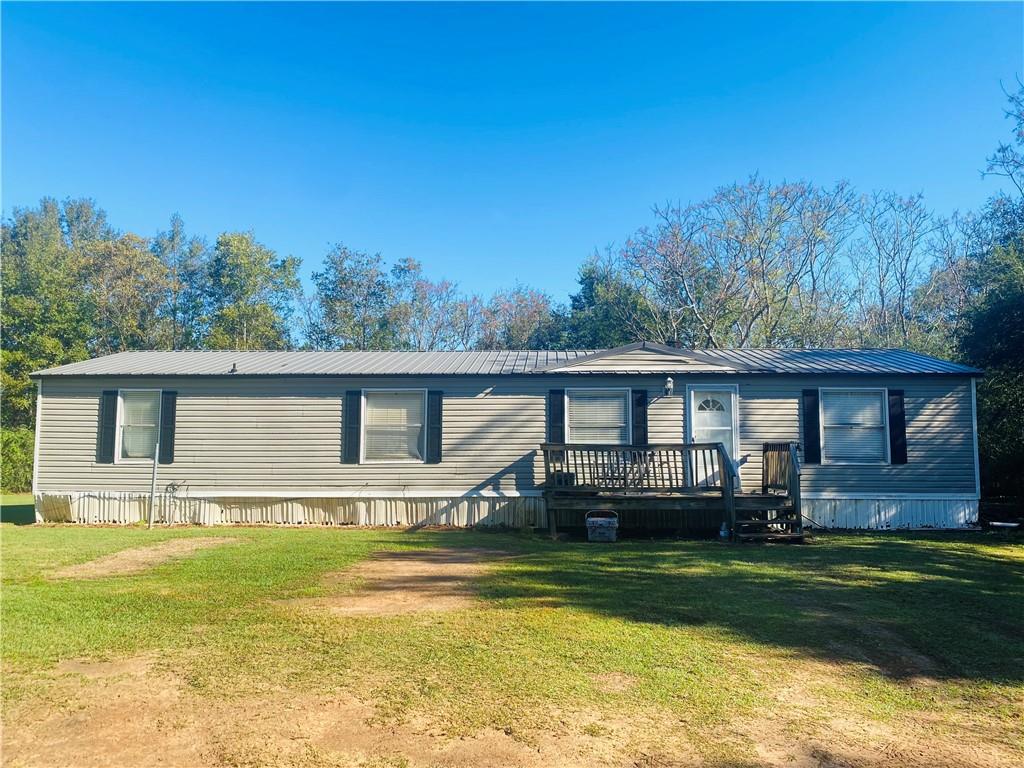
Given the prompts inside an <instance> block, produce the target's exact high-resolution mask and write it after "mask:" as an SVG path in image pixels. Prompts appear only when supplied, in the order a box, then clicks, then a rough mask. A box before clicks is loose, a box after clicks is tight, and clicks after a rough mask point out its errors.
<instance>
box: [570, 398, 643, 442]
mask: <svg viewBox="0 0 1024 768" xmlns="http://www.w3.org/2000/svg"><path fill="white" fill-rule="evenodd" d="M566 400H567V401H568V408H567V409H566V412H567V414H568V423H567V425H566V431H567V436H568V442H570V443H610V444H613V445H628V444H629V429H630V426H629V390H628V389H570V390H567V391H566Z"/></svg>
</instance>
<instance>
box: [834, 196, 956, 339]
mask: <svg viewBox="0 0 1024 768" xmlns="http://www.w3.org/2000/svg"><path fill="white" fill-rule="evenodd" d="M860 224H861V227H862V231H863V234H862V237H861V239H860V240H859V241H858V243H857V246H856V248H855V250H854V252H853V254H852V260H853V267H854V270H855V272H856V275H857V284H858V290H857V303H858V305H859V309H860V317H859V321H860V323H861V339H862V341H863V343H865V344H868V345H881V346H901V347H906V346H909V345H910V342H911V336H912V325H913V322H914V319H913V313H912V306H911V303H912V298H913V294H914V291H915V290H916V288H917V286H918V285H919V284H920V283H921V281H922V279H923V277H924V275H925V266H926V260H927V257H928V255H929V253H928V251H929V241H930V237H931V235H932V234H933V232H934V231H935V229H936V224H935V222H934V220H933V218H932V216H931V214H930V213H929V211H928V210H927V208H926V207H925V205H924V200H923V198H922V196H921V195H915V196H913V197H900V196H899V195H897V194H896V193H893V192H876V193H874V194H873V195H871V196H870V197H867V198H865V199H864V200H863V202H862V205H861V211H860Z"/></svg>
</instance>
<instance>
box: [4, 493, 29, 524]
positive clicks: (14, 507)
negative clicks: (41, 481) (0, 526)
mask: <svg viewBox="0 0 1024 768" xmlns="http://www.w3.org/2000/svg"><path fill="white" fill-rule="evenodd" d="M35 521H36V508H35V505H34V504H33V502H32V501H31V499H30V500H29V501H28V502H26V503H15V504H9V503H4V504H0V523H13V524H14V525H32V523H34V522H35Z"/></svg>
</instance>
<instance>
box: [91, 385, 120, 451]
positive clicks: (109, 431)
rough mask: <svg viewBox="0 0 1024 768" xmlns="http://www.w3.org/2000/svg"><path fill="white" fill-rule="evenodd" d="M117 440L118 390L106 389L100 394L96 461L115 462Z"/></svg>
mask: <svg viewBox="0 0 1024 768" xmlns="http://www.w3.org/2000/svg"><path fill="white" fill-rule="evenodd" d="M116 440H117V390H116V389H110V390H104V391H103V394H102V395H100V422H99V428H98V429H97V431H96V461H97V462H98V463H99V464H113V463H114V443H115V442H116Z"/></svg>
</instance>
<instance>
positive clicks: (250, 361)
mask: <svg viewBox="0 0 1024 768" xmlns="http://www.w3.org/2000/svg"><path fill="white" fill-rule="evenodd" d="M639 348H644V349H652V350H657V351H666V350H668V352H667V354H669V355H671V354H672V353H673V352H674V351H675V350H673V348H667V347H663V346H662V345H656V344H631V345H628V346H626V347H618V348H616V349H609V350H564V351H546V350H504V351H486V352H280V351H261V352H253V351H248V352H231V351H178V352H156V351H152V352H150V351H144V352H120V353H118V354H114V355H107V356H104V357H97V358H94V359H92V360H85V361H83V362H80V363H70V364H68V365H62V366H58V367H56V368H48V369H46V370H43V371H36V372H35V373H33V374H32V376H220V375H228V374H231V373H232V368H234V369H235V371H234V373H235V374H237V375H259V376H273V375H276V376H371V375H389V374H390V375H408V374H421V375H438V374H441V375H453V374H456V375H486V376H494V375H501V374H543V373H545V372H546V371H549V370H550V369H551V368H552V367H557V368H560V372H562V373H573V371H572V368H571V366H572V364H573V363H574V362H578V361H580V360H582V359H584V358H586V359H587V360H588V361H590V362H589V363H588V370H587V371H586V373H587V374H594V373H599V374H600V373H615V374H623V373H637V374H651V373H660V372H662V371H661V369H654V370H652V369H651V368H650V367H646V368H644V369H643V370H637V371H630V370H624V369H623V366H622V365H618V366H616V367H615V368H611V367H609V368H608V369H601V368H600V367H599V366H598V367H594V365H593V362H594V361H595V360H599V359H601V358H606V357H611V356H613V355H617V354H628V353H629V352H630V351H632V350H635V349H639ZM678 353H679V355H680V357H686V358H687V359H691V360H692V358H693V357H694V352H693V351H692V350H678ZM699 356H700V357H701V359H703V360H706V361H711V362H715V363H719V364H721V365H722V366H724V367H723V368H722V369H721V370H719V371H716V372H717V373H730V374H740V373H766V374H801V373H806V374H940V375H941V374H947V375H948V374H953V375H961V376H963V375H977V374H980V373H981V372H980V371H978V370H977V369H975V368H970V367H968V366H965V365H960V364H958V363H951V362H948V361H946V360H939V359H937V358H934V357H929V356H928V355H922V354H918V353H916V352H908V351H906V350H901V349H713V350H700V351H699ZM561 366H569V367H568V368H564V367H561ZM684 368H690V369H691V370H692V366H687V365H685V364H684V363H683V361H681V364H680V365H679V366H673V365H672V363H671V361H668V362H667V363H666V366H665V368H664V372H665V373H670V372H679V371H680V370H682V369H684ZM578 373H580V374H583V372H582V371H580V372H578Z"/></svg>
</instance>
